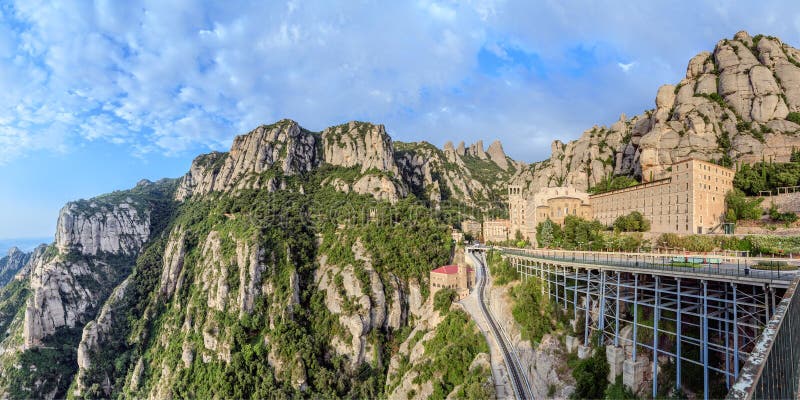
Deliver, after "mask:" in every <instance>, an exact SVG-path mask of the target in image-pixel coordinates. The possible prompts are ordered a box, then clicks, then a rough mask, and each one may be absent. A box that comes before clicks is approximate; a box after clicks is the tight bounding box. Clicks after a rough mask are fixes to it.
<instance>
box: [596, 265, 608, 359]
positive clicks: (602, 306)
mask: <svg viewBox="0 0 800 400" xmlns="http://www.w3.org/2000/svg"><path fill="white" fill-rule="evenodd" d="M605 315H606V271H605V270H603V271H600V309H599V310H598V312H597V316H598V321H597V328H598V329H599V330H600V343H598V344H597V345H598V346H602V345H603V335H604V334H605V333H604V331H605V322H606V318H605Z"/></svg>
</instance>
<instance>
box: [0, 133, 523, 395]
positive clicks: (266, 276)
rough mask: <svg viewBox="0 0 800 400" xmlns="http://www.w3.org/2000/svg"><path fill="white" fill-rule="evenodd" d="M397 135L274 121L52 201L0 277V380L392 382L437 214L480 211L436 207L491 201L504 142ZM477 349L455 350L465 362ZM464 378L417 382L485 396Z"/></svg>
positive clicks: (147, 384)
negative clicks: (488, 144) (466, 148)
mask: <svg viewBox="0 0 800 400" xmlns="http://www.w3.org/2000/svg"><path fill="white" fill-rule="evenodd" d="M400 147H402V149H400V150H397V149H395V147H394V143H393V142H392V141H391V138H389V136H388V135H387V134H386V132H385V130H384V128H383V127H382V126H380V125H372V124H367V123H360V122H352V123H348V124H344V125H339V126H335V127H331V128H328V129H326V130H324V131H322V132H319V133H315V132H310V131H307V130H305V129H303V128H302V127H300V126H299V125H298V124H297V123H296V122H294V121H290V120H283V121H279V122H277V123H275V124H272V125H265V126H261V127H258V128H256V129H255V130H253V131H252V132H250V133H248V134H246V135H242V136H239V137H237V138H236V139H235V140H234V143H233V145H232V147H231V150H230V152H226V153H211V154H206V155H203V156H200V157H198V158H196V159H195V160H194V162H193V164H192V167H191V169H190V171H189V172H188V173H187V174H186V176H184V177H183V178H181V179H179V180H162V181H159V182H156V183H153V182H148V181H142V182H140V183H139V184H138V185H137V186H136V187H135V188H133V189H131V190H126V191H118V192H114V193H111V194H108V195H104V196H100V197H97V198H94V199H90V200H80V201H76V202H72V203H69V204H67V205H66V206H65V207H64V208H63V209H62V211H61V213H60V216H59V220H58V227H57V233H56V240H55V243H53V244H52V245H50V246H48V247H46V248H43V249H41V251H40V252H39V253H37V254H36V255H34V256H33V257H31V260H30V261H29V262H28V264H27V267H26V268H27V270H28V271H30V272H29V274H27V275H26V276H25V277H23V279H20V280H18V281H16V282H15V284H14V285H9V287H7V288H5V289H3V290H0V313H2V315H3V316H4V319H3V326H4V327H5V328H7V329H6V330H7V332H8V335H6V336H5V337H4V339H2V341H0V349H1V350H2V351H0V365H2V368H0V391H2V392H3V393H4V394H6V395H8V396H9V397H11V398H28V397H37V398H59V397H64V396H70V397H91V398H95V397H102V398H105V397H117V396H123V397H135V398H140V397H149V398H165V397H197V396H199V397H213V396H215V395H216V396H222V397H236V398H239V397H275V396H285V397H298V396H299V397H312V398H313V397H319V396H324V397H330V396H334V397H341V396H349V397H361V398H363V397H378V396H385V395H387V394H388V391H389V390H392V389H393V387H392V386H389V385H388V384H387V382H388V376H389V365H390V363H391V362H392V360H393V359H395V357H397V356H398V353H397V352H398V348H399V346H400V344H402V343H404V342H406V341H407V340H408V339H409V336H408V335H409V334H410V333H411V332H412V329H413V326H415V325H416V321H417V320H419V319H421V318H427V317H425V316H424V315H425V314H424V313H426V312H428V313H429V312H430V311H425V310H430V307H431V306H430V304H431V302H432V299H430V298H429V296H428V292H429V290H428V271H429V270H430V269H431V268H433V267H435V266H438V265H443V264H445V263H447V262H448V261H449V258H450V255H451V251H452V243H451V240H450V227H449V223H453V222H457V221H458V219H460V218H465V217H468V216H471V215H470V214H469V212H471V211H474V210H477V211H478V212H479V211H480V207H478V208H473V209H467V208H464V209H462V210H460V211H457V212H456V214H452V213H443V212H441V211H439V210H438V209H439V208H441V207H442V206H445V205H446V201H449V200H454V201H455V202H457V203H462V204H464V203H470V204H475V203H473V202H472V201H471V199H472V197H473V196H474V195H475V194H477V193H482V194H483V195H484V196H485V198H489V197H490V196H491V193H492V192H497V191H498V190H499V189H498V188H499V185H498V183H497V181H496V179H495V178H496V177H497V176H500V175H502V176H505V177H507V176H510V174H511V173H513V168H515V165H517V164H516V163H514V162H513V161H511V160H510V159H508V158H507V157H505V155H504V154H501V153H502V148H501V147H500V145H499V144H496V145H493V146H492V153H493V155H491V156H490V155H487V154H485V153H484V152H483V148H482V146H472V149H474V150H473V153H474V154H466V153H465V154H463V155H455V150H453V151H442V150H439V149H435V148H433V147H432V146H429V145H426V144H403V145H401V146H400ZM498 150H499V151H498ZM423 151H425V152H430V154H427V153H426V154H421V152H423ZM428 156H432V157H428ZM448 156H449V157H451V158H450V160H451V161H447V163H449V164H446V163H445V161H444V160H446V159H447V157H448ZM471 158H475V159H476V160H479V161H474V160H472V159H471ZM465 159H468V161H466V162H465V161H464V160H465ZM466 163H472V165H471V166H465V165H464V164H466ZM445 168H447V170H445ZM473 173H474V174H475V175H476V177H475V178H473V177H472V174H473ZM484 182H485V183H484ZM439 184H440V185H441V186H440V187H445V188H448V189H447V190H446V191H445V192H444V193H441V192H440V193H436V192H435V191H426V189H427V188H430V187H435V186H436V185H439ZM449 188H453V190H452V191H450V190H451V189H449ZM417 196H419V197H417ZM483 206H488V204H484V205H483ZM425 304H427V306H426V305H425ZM452 318H456V317H452ZM446 320H447V321H451V322H452V321H455V320H451V319H446ZM457 320H458V321H459V322H458V324H462V323H465V322H464V321H462V320H461V319H457ZM452 323H453V324H455V323H456V322H452ZM426 326H427V329H428V330H429V332H432V333H431V335H434V334H435V332H437V329H438V324H437V323H435V322H429V323H428V324H427V325H426ZM446 328H447V329H454V327H453V326H452V324H450V325H448V326H447V327H446ZM473 350H474V349H466V348H465V349H462V348H459V347H458V346H456V348H454V349H453V350H452V351H455V352H458V353H459V354H461V356H464V357H467V358H469V360H466V361H471V360H472V359H473V358H476V357H478V354H477V352H473ZM484 357H485V355H484ZM394 362H395V363H396V362H397V361H394ZM462 373H463V376H462V375H460V374H451V375H448V376H447V377H442V376H439V375H436V374H434V375H430V376H426V380H425V381H424V382H420V383H419V384H422V385H423V386H425V387H429V388H431V390H434V391H436V392H438V393H443V394H444V395H447V394H449V393H451V392H452V391H454V390H464V387H463V383H464V382H462V381H463V380H464V379H467V378H469V380H470V382H471V383H470V385H472V386H470V387H471V389H469V390H479V391H482V390H483V389H481V387H482V386H481V385H482V384H481V382H485V381H486V379H484V378H485V375H486V374H488V371H484V370H482V369H465V370H464V371H462ZM481 376H484V378H481ZM426 382H427V383H426ZM459 384H461V385H462V387H461V388H459V389H457V388H456V386H457V385H459ZM476 385H477V386H476ZM487 390H488V389H487Z"/></svg>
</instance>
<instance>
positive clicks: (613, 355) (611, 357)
mask: <svg viewBox="0 0 800 400" xmlns="http://www.w3.org/2000/svg"><path fill="white" fill-rule="evenodd" d="M606 360H608V382H610V383H614V381H615V380H616V379H617V375H622V371H623V369H622V364H623V363H624V362H625V349H623V348H622V347H619V346H614V345H607V346H606Z"/></svg>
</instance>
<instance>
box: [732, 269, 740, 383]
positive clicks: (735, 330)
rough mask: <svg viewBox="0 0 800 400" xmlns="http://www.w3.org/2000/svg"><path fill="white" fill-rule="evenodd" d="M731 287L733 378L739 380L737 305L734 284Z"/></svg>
mask: <svg viewBox="0 0 800 400" xmlns="http://www.w3.org/2000/svg"><path fill="white" fill-rule="evenodd" d="M731 286H733V378H734V379H739V315H738V309H739V305H738V304H737V302H736V284H735V283H733V284H731Z"/></svg>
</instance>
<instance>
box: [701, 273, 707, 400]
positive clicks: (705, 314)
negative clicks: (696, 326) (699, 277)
mask: <svg viewBox="0 0 800 400" xmlns="http://www.w3.org/2000/svg"><path fill="white" fill-rule="evenodd" d="M701 282H702V283H703V327H702V336H703V339H702V343H701V346H702V349H703V353H702V355H701V356H700V357H701V358H702V359H703V398H704V399H707V398H708V389H709V387H708V372H709V371H708V282H707V281H705V280H703V281H701Z"/></svg>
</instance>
